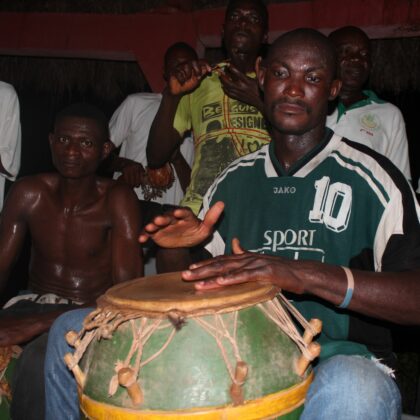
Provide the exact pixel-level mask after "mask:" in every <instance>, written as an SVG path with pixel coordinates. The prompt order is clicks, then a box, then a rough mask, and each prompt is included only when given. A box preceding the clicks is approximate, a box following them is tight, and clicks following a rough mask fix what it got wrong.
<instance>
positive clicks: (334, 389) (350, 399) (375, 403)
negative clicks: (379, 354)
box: [45, 308, 401, 420]
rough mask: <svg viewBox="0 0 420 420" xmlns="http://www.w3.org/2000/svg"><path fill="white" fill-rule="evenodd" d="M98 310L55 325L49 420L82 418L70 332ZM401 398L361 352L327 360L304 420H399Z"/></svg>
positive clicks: (48, 363)
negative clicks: (69, 360)
mask: <svg viewBox="0 0 420 420" xmlns="http://www.w3.org/2000/svg"><path fill="white" fill-rule="evenodd" d="M91 310H92V308H90V309H78V310H76V311H70V312H67V313H65V314H63V315H61V316H60V317H59V318H57V320H56V321H55V323H54V324H53V326H52V327H51V330H50V334H49V340H48V347H47V355H46V358H45V394H46V406H45V411H46V420H57V419H66V420H77V419H79V418H80V413H79V402H78V396H77V387H76V381H75V380H74V378H73V374H72V373H71V372H70V371H69V370H68V369H67V367H66V365H65V364H64V362H63V357H64V355H65V354H66V353H68V352H69V351H70V352H72V351H73V349H72V347H70V346H69V345H68V344H67V343H66V341H65V339H64V336H65V334H66V333H67V331H70V330H76V331H79V330H80V329H81V328H82V323H83V319H84V318H85V317H86V315H87V314H88V313H89V312H90V311H91ZM400 418H401V396H400V392H399V390H398V387H397V385H396V383H395V382H394V380H393V379H392V378H390V377H389V376H388V375H387V374H386V373H384V371H383V370H382V369H381V368H380V367H378V365H377V363H375V362H374V361H372V360H369V359H366V358H364V357H361V356H334V357H332V358H330V359H328V360H326V361H325V362H323V363H321V364H320V365H319V366H318V367H317V368H316V370H315V378H314V381H313V383H312V384H311V386H310V388H309V392H308V395H307V398H306V402H305V409H304V411H303V414H302V416H301V420H373V419H375V420H397V419H400Z"/></svg>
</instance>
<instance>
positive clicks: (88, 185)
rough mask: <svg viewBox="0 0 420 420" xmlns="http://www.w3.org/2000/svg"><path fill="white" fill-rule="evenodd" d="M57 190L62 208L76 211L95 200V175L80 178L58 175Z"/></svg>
mask: <svg viewBox="0 0 420 420" xmlns="http://www.w3.org/2000/svg"><path fill="white" fill-rule="evenodd" d="M59 192H60V196H61V200H62V203H63V208H64V209H66V210H67V211H77V210H80V209H81V208H83V207H85V206H86V205H88V204H90V203H92V202H94V201H96V200H97V195H96V193H97V189H96V176H94V175H92V176H89V177H86V178H82V179H70V178H63V177H60V184H59Z"/></svg>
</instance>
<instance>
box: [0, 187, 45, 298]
mask: <svg viewBox="0 0 420 420" xmlns="http://www.w3.org/2000/svg"><path fill="white" fill-rule="evenodd" d="M36 194H37V193H36V191H35V189H34V188H33V183H32V181H31V180H27V179H22V180H20V181H17V182H16V183H15V184H14V185H13V186H12V188H11V189H10V191H9V194H8V196H7V199H6V201H5V205H4V207H3V210H2V213H1V216H0V293H3V291H4V288H5V286H6V283H7V279H8V276H9V273H10V270H11V268H12V266H13V264H14V262H15V261H16V259H17V257H18V256H19V252H20V250H21V248H22V245H23V242H24V239H25V234H26V231H27V211H28V210H29V209H30V208H31V203H32V202H33V198H34V197H35V196H36Z"/></svg>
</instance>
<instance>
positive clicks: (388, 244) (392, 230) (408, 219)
mask: <svg viewBox="0 0 420 420" xmlns="http://www.w3.org/2000/svg"><path fill="white" fill-rule="evenodd" d="M403 181H405V180H403ZM401 184H402V183H401ZM399 193H400V194H399ZM399 193H396V194H395V196H394V197H392V198H391V201H390V203H389V205H388V206H387V208H386V210H385V212H384V215H383V218H382V220H381V224H380V228H379V230H378V232H377V235H376V238H375V260H376V258H377V257H378V254H377V251H378V250H379V249H380V248H382V247H383V252H380V256H381V261H380V267H381V269H380V271H395V272H398V271H405V270H414V269H418V268H420V222H419V219H420V208H419V205H418V203H417V200H416V199H415V196H414V192H413V191H412V190H411V188H410V186H409V185H408V183H407V182H405V185H403V187H402V188H400V189H399ZM381 244H383V245H381ZM375 265H376V264H375Z"/></svg>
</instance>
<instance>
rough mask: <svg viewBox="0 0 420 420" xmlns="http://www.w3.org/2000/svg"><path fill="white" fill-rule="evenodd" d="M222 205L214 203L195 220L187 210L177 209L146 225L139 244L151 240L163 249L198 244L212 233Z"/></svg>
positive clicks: (192, 214) (188, 246) (222, 207)
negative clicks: (202, 217)
mask: <svg viewBox="0 0 420 420" xmlns="http://www.w3.org/2000/svg"><path fill="white" fill-rule="evenodd" d="M224 207H225V206H224V204H223V203H222V202H221V201H218V202H217V203H215V204H214V205H213V206H212V207H211V208H210V209H209V210H208V212H207V213H206V215H205V216H204V220H200V219H199V218H197V217H196V216H195V215H194V213H193V212H192V211H191V210H190V209H189V208H186V207H184V208H178V209H175V210H173V211H171V212H169V213H165V214H163V215H161V216H156V217H155V218H154V219H153V221H152V222H150V223H148V224H147V225H146V226H145V227H144V229H143V231H142V233H141V235H140V237H139V241H140V242H141V243H144V242H147V240H148V239H149V238H152V239H153V241H154V242H156V243H157V244H158V245H159V246H161V247H163V248H190V247H193V246H195V245H198V244H200V243H201V242H203V241H204V240H205V239H207V238H208V237H209V236H210V235H211V234H212V233H213V227H214V225H215V223H216V222H217V220H218V219H219V217H220V215H221V214H222V212H223V209H224Z"/></svg>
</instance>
